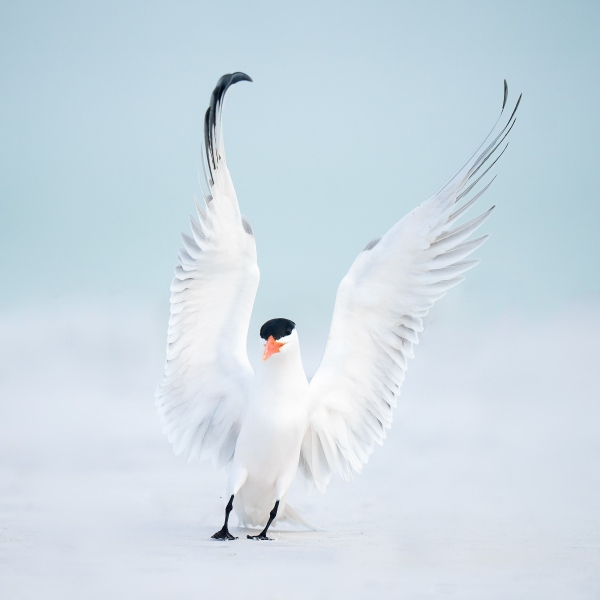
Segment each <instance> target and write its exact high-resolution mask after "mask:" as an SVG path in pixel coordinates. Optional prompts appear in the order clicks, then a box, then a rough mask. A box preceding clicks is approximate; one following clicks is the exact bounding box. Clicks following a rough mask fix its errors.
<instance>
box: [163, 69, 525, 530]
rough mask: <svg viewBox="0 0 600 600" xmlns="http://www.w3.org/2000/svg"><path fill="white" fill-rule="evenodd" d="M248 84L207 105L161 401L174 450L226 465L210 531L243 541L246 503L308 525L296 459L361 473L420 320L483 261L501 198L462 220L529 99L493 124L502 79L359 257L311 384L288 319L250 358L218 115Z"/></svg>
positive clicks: (245, 283)
mask: <svg viewBox="0 0 600 600" xmlns="http://www.w3.org/2000/svg"><path fill="white" fill-rule="evenodd" d="M240 81H252V79H251V78H250V77H249V76H248V75H246V74H245V73H239V72H238V73H233V74H229V75H224V76H223V77H221V79H220V80H219V81H218V83H217V86H216V88H215V89H214V91H213V93H212V96H211V100H210V106H209V108H208V110H207V111H206V115H205V120H204V144H205V154H206V167H207V169H205V176H206V179H207V185H208V189H209V192H208V194H205V196H204V203H203V205H202V206H201V205H200V204H199V203H196V208H197V218H196V219H195V218H191V235H186V234H185V233H184V234H182V238H183V248H182V249H181V250H180V251H179V263H178V265H177V266H176V269H175V278H174V279H173V283H172V284H171V317H170V319H169V330H168V343H167V359H166V364H165V373H164V377H163V379H162V382H161V383H160V385H159V387H158V389H157V391H156V404H157V407H158V412H159V414H160V417H161V419H162V422H163V425H164V430H165V432H166V434H167V435H168V439H169V441H170V442H171V443H172V444H173V446H174V451H175V453H176V454H182V453H184V454H186V455H187V458H188V460H190V461H191V460H198V459H203V458H205V457H212V459H213V461H214V463H215V465H216V466H217V467H222V466H225V465H227V466H228V467H229V477H228V483H227V496H226V498H228V502H227V505H226V507H225V523H224V525H223V527H222V529H221V530H220V531H218V532H217V533H215V534H214V535H213V536H212V537H213V538H215V539H219V540H223V539H236V538H234V536H233V535H231V533H230V532H229V529H228V520H229V515H230V512H231V511H232V510H235V512H236V514H237V515H238V517H239V520H240V524H241V525H250V526H261V527H262V526H264V529H263V530H262V531H261V533H260V534H258V535H255V536H248V537H249V538H253V539H259V540H266V539H269V538H268V537H267V533H268V529H269V527H270V526H271V524H272V523H273V521H274V520H275V519H280V520H282V521H283V520H286V521H289V522H294V523H302V524H304V525H309V524H308V523H307V522H306V521H305V520H304V519H303V518H302V517H301V516H300V515H299V514H298V513H297V512H296V511H295V510H294V509H293V508H292V507H291V506H290V505H289V504H288V503H287V502H286V495H287V492H288V490H289V487H290V485H291V483H292V480H293V479H294V476H295V475H296V472H297V470H298V469H300V470H301V472H302V473H303V474H304V476H305V477H307V478H308V479H309V480H310V481H311V482H313V483H314V484H315V485H316V487H317V488H318V489H319V490H320V491H325V488H326V487H327V485H328V483H329V481H330V480H331V477H332V475H333V473H335V472H337V473H339V474H340V475H341V476H342V477H343V478H344V479H349V478H350V477H351V474H352V471H355V472H357V473H360V471H361V469H362V466H363V465H364V464H365V463H366V462H367V460H368V457H369V455H370V454H371V453H372V452H373V448H374V445H375V443H377V444H382V442H383V440H384V438H385V434H386V429H388V428H389V427H390V425H391V423H392V415H393V409H394V407H395V406H396V399H397V397H398V395H399V393H400V386H401V384H402V382H403V381H404V375H405V372H406V368H407V359H408V358H412V357H413V345H414V344H417V343H418V338H419V333H420V332H422V331H423V317H425V315H427V313H428V312H429V309H430V308H431V307H432V306H433V304H434V303H435V302H436V300H438V299H440V298H441V297H442V296H443V295H444V294H445V293H446V292H447V291H448V290H449V289H450V288H451V287H453V286H455V285H456V284H458V283H460V282H461V281H463V279H464V278H463V274H464V273H465V272H466V271H468V270H469V269H471V268H472V267H474V266H475V265H476V264H477V263H478V262H479V261H478V260H476V259H467V257H468V256H469V255H470V254H471V253H472V252H474V251H475V250H476V249H477V248H479V247H480V246H481V245H482V244H483V243H484V242H485V241H486V239H487V238H488V236H487V235H483V236H481V237H477V238H472V237H471V235H472V234H473V233H474V232H475V230H476V229H478V228H479V227H480V226H481V225H482V223H483V222H484V221H485V220H486V219H487V218H488V217H489V215H490V213H491V212H492V210H493V208H494V207H492V208H490V209H488V210H487V211H485V212H483V213H482V214H480V215H478V216H476V217H475V218H473V219H471V220H469V221H467V222H464V223H462V224H458V225H457V222H458V220H459V219H460V218H461V217H462V216H463V215H464V214H465V213H466V211H467V210H468V209H469V208H470V207H471V206H473V204H474V203H475V202H476V201H477V199H478V198H479V197H480V196H481V195H482V194H483V193H484V192H485V191H486V190H487V189H488V188H489V186H490V185H491V181H490V182H489V183H487V184H486V185H485V186H484V185H483V184H481V186H482V189H481V190H480V191H476V190H475V186H476V185H477V184H478V183H479V182H480V181H481V180H482V178H483V177H484V176H485V175H486V174H487V173H488V172H489V170H490V168H491V167H492V166H493V165H494V164H495V163H496V161H497V160H498V158H499V157H500V156H501V155H502V153H503V152H504V150H505V149H506V145H507V144H508V143H506V145H505V144H504V141H505V139H506V136H507V135H508V134H509V132H510V130H511V129H512V127H513V125H514V123H515V113H516V110H517V108H518V106H519V102H520V100H521V97H520V96H519V99H518V101H517V103H516V106H515V108H514V110H513V112H512V114H511V116H510V117H509V118H508V120H507V122H506V124H505V125H504V126H503V127H501V128H500V131H499V133H497V134H494V132H495V131H496V130H497V126H498V123H499V121H500V119H501V117H502V114H503V112H504V108H505V106H506V100H507V93H508V88H507V86H506V82H504V100H503V103H502V111H501V113H500V117H498V120H497V121H496V124H495V126H494V128H493V129H492V131H491V132H490V134H489V135H488V136H487V137H486V139H485V140H484V142H483V143H482V144H481V146H480V147H479V148H478V149H477V150H476V151H475V152H474V153H473V155H472V156H471V157H470V158H469V159H468V160H467V162H466V163H465V164H464V165H463V166H462V167H461V168H460V169H459V170H458V172H457V173H456V174H455V175H454V176H453V177H452V178H451V179H450V180H449V181H448V182H447V183H446V184H445V185H444V186H443V187H442V188H441V189H440V190H439V191H438V192H436V193H435V194H434V195H433V196H432V197H431V198H429V199H428V200H426V201H425V202H423V203H422V204H420V205H419V206H417V207H416V208H415V209H414V210H412V211H411V212H410V213H408V214H407V215H406V216H405V217H404V218H402V219H401V220H400V221H398V222H397V223H396V224H395V225H394V226H393V227H392V228H391V229H390V230H389V231H388V232H387V233H386V234H385V235H384V236H382V237H381V238H378V239H375V240H373V241H371V242H369V244H367V246H366V248H365V249H364V251H363V252H361V253H360V254H359V256H358V257H357V258H356V260H355V261H354V263H353V265H352V266H351V267H350V270H349V271H348V274H347V275H346V276H345V277H344V279H343V280H342V282H341V284H340V286H339V288H338V292H337V296H336V301H335V309H334V313H333V320H332V323H331V328H330V333H329V339H328V342H327V347H326V350H325V354H324V356H323V360H322V362H321V365H320V367H319V369H318V371H317V372H316V374H315V376H314V377H313V378H312V380H311V381H310V382H309V381H308V379H307V377H306V375H305V372H304V368H303V366H302V360H301V357H300V346H299V341H298V333H297V329H296V325H295V323H294V322H293V321H291V320H289V319H283V318H277V319H272V320H270V321H267V322H266V323H265V324H264V325H263V326H262V327H261V330H260V337H261V338H262V339H263V340H264V341H265V345H264V353H263V356H262V361H260V365H259V367H258V368H257V370H256V373H254V371H253V369H252V368H251V366H250V362H249V361H248V356H247V354H246V338H247V335H248V325H249V321H250V314H251V312H252V306H253V303H254V298H255V295H256V290H257V287H258V280H259V271H258V265H257V261H256V245H255V241H254V235H253V232H252V228H251V227H250V224H249V223H248V221H247V220H246V219H245V218H244V217H243V216H242V215H241V213H240V209H239V206H238V201H237V197H236V194H235V191H234V188H233V184H232V181H231V177H230V175H229V170H228V169H227V163H226V160H225V148H224V144H223V135H222V125H221V116H222V106H223V100H224V97H225V94H226V92H227V90H228V89H229V87H230V86H231V85H233V84H235V83H238V82H240ZM492 181H493V180H492ZM470 192H473V193H472V195H471V197H470V198H469V193H470Z"/></svg>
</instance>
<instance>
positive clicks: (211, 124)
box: [204, 71, 252, 173]
mask: <svg viewBox="0 0 600 600" xmlns="http://www.w3.org/2000/svg"><path fill="white" fill-rule="evenodd" d="M240 81H252V78H251V77H250V75H246V73H242V72H241V71H236V72H235V73H227V74H225V75H223V76H222V77H221V78H220V79H219V81H217V85H216V86H215V89H214V90H213V92H212V94H211V96H210V105H209V107H208V109H207V111H206V115H205V117H204V145H205V150H206V160H207V162H208V168H209V170H210V171H211V173H212V171H213V170H214V169H216V168H217V162H218V156H217V148H216V129H217V112H218V111H219V109H220V108H221V106H222V104H223V99H224V98H225V94H226V93H227V90H228V89H229V88H230V87H231V86H232V85H234V84H235V83H238V82H240Z"/></svg>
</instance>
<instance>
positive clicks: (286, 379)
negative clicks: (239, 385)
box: [256, 345, 308, 390]
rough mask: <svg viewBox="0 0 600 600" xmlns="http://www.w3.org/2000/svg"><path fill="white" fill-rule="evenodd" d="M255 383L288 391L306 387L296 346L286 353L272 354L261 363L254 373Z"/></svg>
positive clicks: (300, 358) (298, 350)
mask: <svg viewBox="0 0 600 600" xmlns="http://www.w3.org/2000/svg"><path fill="white" fill-rule="evenodd" d="M256 379H257V383H259V384H260V385H261V386H268V387H269V388H271V389H279V390H289V389H290V388H296V389H301V388H304V387H307V386H308V380H307V379H306V373H305V372H304V367H303V365H302V357H301V355H300V348H299V347H298V346H297V345H296V346H294V347H291V348H286V352H285V353H284V352H281V353H277V354H274V355H273V356H271V357H269V358H268V359H267V360H265V361H264V362H262V363H261V365H260V366H259V368H258V369H257V371H256Z"/></svg>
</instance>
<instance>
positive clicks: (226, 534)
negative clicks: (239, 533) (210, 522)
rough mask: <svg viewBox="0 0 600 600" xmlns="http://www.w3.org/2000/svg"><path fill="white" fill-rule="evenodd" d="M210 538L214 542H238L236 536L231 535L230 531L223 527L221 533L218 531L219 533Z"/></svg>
mask: <svg viewBox="0 0 600 600" xmlns="http://www.w3.org/2000/svg"><path fill="white" fill-rule="evenodd" d="M210 537H211V538H212V539H213V540H237V538H236V537H235V536H234V535H231V534H230V533H229V530H228V529H227V527H223V529H221V530H220V531H217V533H214V534H213V535H211V536H210Z"/></svg>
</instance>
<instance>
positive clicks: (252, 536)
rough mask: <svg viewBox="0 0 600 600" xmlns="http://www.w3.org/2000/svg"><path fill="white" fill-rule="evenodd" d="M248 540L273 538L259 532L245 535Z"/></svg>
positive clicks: (271, 539)
mask: <svg viewBox="0 0 600 600" xmlns="http://www.w3.org/2000/svg"><path fill="white" fill-rule="evenodd" d="M247 537H248V539H249V540H270V541H273V538H270V537H267V536H266V535H265V534H264V533H259V534H258V535H249V536H247Z"/></svg>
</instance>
